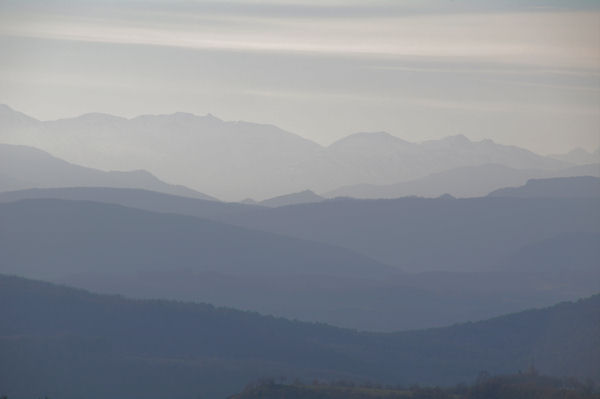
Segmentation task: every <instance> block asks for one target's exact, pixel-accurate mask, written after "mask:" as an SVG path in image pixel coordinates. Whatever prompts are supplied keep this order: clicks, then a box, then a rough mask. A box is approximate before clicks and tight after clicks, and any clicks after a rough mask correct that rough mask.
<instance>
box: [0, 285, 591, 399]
mask: <svg viewBox="0 0 600 399" xmlns="http://www.w3.org/2000/svg"><path fill="white" fill-rule="evenodd" d="M599 300H600V297H598V296H594V297H592V298H589V299H586V300H581V301H579V302H576V303H562V304H559V305H556V306H553V307H551V308H547V309H542V310H532V311H526V312H522V313H518V314H514V315H508V316H503V317H499V318H495V319H491V320H488V321H484V322H480V323H469V324H462V325H456V326H452V327H447V328H441V329H433V330H425V331H413V332H405V333H394V334H373V333H358V332H355V331H352V330H343V329H338V328H333V327H329V326H325V325H318V324H307V323H299V322H291V321H288V320H284V319H276V318H272V317H264V316H259V315H258V314H253V313H245V312H240V311H235V310H229V309H223V308H214V307H212V306H210V305H203V304H190V303H181V302H167V301H156V300H154V301H133V300H129V299H124V298H121V297H112V296H102V295H95V294H90V293H88V292H85V291H79V290H74V289H71V288H66V287H62V286H55V285H51V284H47V283H41V282H36V281H31V280H26V279H22V278H16V277H8V276H0V317H1V318H2V320H3V323H2V324H0V387H1V388H0V389H2V394H6V395H8V397H10V398H16V399H20V398H25V397H39V396H43V395H48V396H50V397H61V398H65V399H70V398H75V397H81V396H86V397H88V398H91V399H94V398H103V397H107V396H110V397H114V398H125V397H146V398H161V397H165V396H175V397H179V398H197V397H198V396H201V397H219V395H220V397H224V396H225V395H227V394H232V393H234V392H236V391H239V390H241V388H242V387H243V386H244V385H245V384H246V383H247V382H249V381H251V380H254V379H256V378H259V377H272V376H281V375H285V376H287V377H288V378H295V377H300V378H311V377H314V378H345V379H348V378H350V379H354V380H356V381H364V380H365V379H369V380H374V381H377V382H386V383H397V384H410V383H414V382H419V383H428V384H455V383H458V382H461V381H471V380H472V379H474V378H475V377H476V376H477V375H478V373H479V372H480V371H481V370H487V371H488V372H490V373H494V374H496V373H506V372H513V371H515V370H519V369H521V370H524V369H526V368H528V367H529V365H530V364H531V361H532V359H535V364H536V367H537V368H538V369H539V370H540V372H543V373H546V374H550V375H561V376H563V375H573V376H577V377H580V378H588V377H589V378H594V379H596V380H599V379H600V369H599V368H598V362H597V359H598V358H599V356H600V353H599V352H598V351H599V348H600V345H599V343H600V342H599V341H598V340H599V338H598V337H600V325H599V324H598V320H599V316H600V314H599V313H598V312H599V311H600V303H599ZM142 376H144V378H142Z"/></svg>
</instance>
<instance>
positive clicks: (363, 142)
mask: <svg viewBox="0 0 600 399" xmlns="http://www.w3.org/2000/svg"><path fill="white" fill-rule="evenodd" d="M0 141H2V142H5V143H10V144H22V145H30V146H34V147H37V148H40V149H42V150H45V151H48V152H50V153H52V154H54V155H56V156H58V157H61V158H63V159H65V160H67V161H69V162H74V163H77V164H81V165H86V166H89V167H94V168H99V169H121V170H131V169H145V170H148V171H150V172H151V173H153V174H154V175H156V176H158V177H159V178H160V179H164V180H166V181H169V182H174V183H177V184H184V185H186V186H188V187H192V188H194V189H199V190H201V191H207V192H210V193H214V194H215V195H216V196H217V197H219V198H222V199H226V200H229V201H239V200H241V199H242V198H248V197H251V198H256V199H258V200H262V199H264V198H272V197H276V196H281V195H285V194H287V193H294V192H299V191H301V190H305V189H310V190H312V191H315V192H317V193H323V192H328V191H331V190H334V189H337V188H338V187H341V186H348V185H355V184H363V183H367V184H376V185H385V184H395V183H398V182H402V181H408V180H413V179H417V178H421V177H425V176H427V175H430V174H432V173H438V172H443V171H446V170H449V169H453V168H459V167H468V166H477V165H484V164H490V163H496V164H501V165H504V166H508V167H511V168H516V169H543V170H552V169H561V168H565V167H568V166H571V165H572V164H571V163H569V162H565V161H560V160H557V159H553V158H549V157H543V156H540V155H537V154H534V153H532V152H530V151H527V150H524V149H522V148H518V147H514V146H505V145H500V144H496V143H494V142H492V141H491V140H483V141H479V142H473V141H470V140H468V139H467V138H466V137H464V136H454V137H447V138H445V139H441V140H432V141H426V142H423V143H409V142H407V141H404V140H402V139H399V138H397V137H395V136H392V135H390V134H388V133H385V132H376V133H358V134H353V135H350V136H348V137H346V138H343V139H341V140H338V141H337V142H335V143H333V144H331V145H329V146H327V147H323V146H320V145H319V144H317V143H314V142H312V141H310V140H306V139H304V138H302V137H300V136H297V135H295V134H292V133H289V132H286V131H284V130H282V129H279V128H277V127H275V126H272V125H262V124H254V123H248V122H226V121H222V120H220V119H218V118H216V117H214V116H212V115H206V116H203V117H200V116H196V115H192V114H186V113H175V114H171V115H144V116H139V117H136V118H131V119H125V118H120V117H114V116H110V115H104V114H86V115H82V116H80V117H77V118H70V119H61V120H56V121H46V122H42V121H37V120H35V119H33V118H30V117H27V116H25V115H24V114H21V113H18V112H16V111H13V110H12V109H10V108H9V107H7V106H2V107H0ZM496 188H497V187H496Z"/></svg>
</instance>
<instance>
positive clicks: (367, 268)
mask: <svg viewBox="0 0 600 399" xmlns="http://www.w3.org/2000/svg"><path fill="white" fill-rule="evenodd" d="M92 200H93V201H96V202H90V201H92ZM98 201H103V202H104V203H99V202H98ZM447 201H450V202H455V201H459V202H461V201H465V202H464V204H463V205H462V206H464V207H465V208H466V209H468V208H469V207H472V205H471V203H470V201H467V200H444V199H439V200H428V199H407V200H406V201H380V202H379V203H378V202H373V201H369V200H363V201H358V200H353V201H352V203H357V204H354V205H355V206H356V207H355V208H353V207H350V208H348V207H347V205H348V203H347V201H343V200H342V201H331V200H330V201H325V202H322V203H319V204H308V205H296V206H287V207H285V206H284V207H279V208H263V207H252V206H247V205H242V204H235V203H233V204H230V203H222V202H211V201H205V200H199V199H191V198H182V197H175V196H171V195H166V194H160V193H153V192H148V191H144V190H132V189H115V188H110V189H109V188H68V189H35V190H25V191H17V192H11V193H2V194H0V202H2V204H0V238H1V240H0V249H1V250H2V253H3V254H4V255H3V257H2V259H1V260H0V272H3V273H14V274H18V275H21V276H27V277H31V278H40V279H46V280H49V281H54V282H58V283H66V284H69V285H73V286H77V287H81V288H86V289H91V290H94V291H97V292H104V293H115V294H127V295H130V296H134V297H139V298H156V297H160V298H170V299H179V300H190V301H202V302H210V303H214V304H217V305H222V306H231V307H236V308H240V309H246V310H254V311H260V312H261V313H264V314H273V315H279V316H285V317H289V318H297V319H300V320H309V321H319V322H327V323H330V324H334V325H338V326H344V327H351V328H358V329H362V330H378V331H391V330H400V329H403V330H405V329H411V328H424V327H433V326H442V325H448V324H452V323H456V322H462V321H468V320H481V319H484V318H488V317H492V316H496V315H499V314H503V313H508V312H514V311H518V310H521V309H525V308H528V307H532V306H545V305H549V304H551V303H555V302H558V301H561V300H569V299H573V298H577V297H582V296H586V295H590V294H592V293H594V292H597V291H598V290H600V286H598V284H597V282H598V281H600V276H599V275H598V269H597V267H596V265H597V261H598V259H599V258H600V254H599V253H598V250H597V248H599V247H600V246H599V245H598V243H599V242H600V233H598V232H597V229H596V230H595V231H596V233H593V232H588V231H590V229H589V226H590V225H594V223H595V219H593V220H587V221H586V223H587V224H586V223H584V222H583V221H582V220H579V221H578V222H577V223H571V224H564V225H563V224H562V223H563V221H562V219H559V220H556V221H555V222H551V223H548V222H544V223H541V222H542V221H545V220H547V219H551V218H550V217H549V215H551V214H552V212H554V208H555V207H557V206H559V207H560V206H564V207H565V208H568V209H569V211H568V212H567V213H566V214H565V216H564V217H565V218H567V219H568V218H569V217H572V216H573V215H575V216H576V217H577V219H585V218H586V214H587V213H588V212H589V210H586V208H587V207H589V206H590V204H588V203H586V202H585V201H580V200H573V201H572V202H571V201H570V200H566V201H565V200H562V201H563V202H560V201H559V202H556V200H552V199H549V200H546V201H545V202H543V203H541V204H540V203H537V201H530V200H523V199H518V200H516V203H517V204H520V206H521V208H522V209H518V207H515V204H513V203H512V202H513V201H514V200H512V199H501V200H498V199H491V198H490V199H486V198H483V199H480V202H481V204H477V203H475V204H476V206H475V207H479V208H483V209H484V210H485V211H486V212H490V211H489V210H493V209H495V213H492V214H491V215H490V217H491V218H492V219H493V218H497V217H500V218H502V219H506V222H505V224H503V225H501V226H500V227H501V230H504V231H503V232H501V234H498V233H497V232H495V231H494V229H491V228H486V227H485V224H483V225H478V224H472V225H470V226H464V227H463V228H464V230H465V233H464V235H466V236H473V237H480V238H479V240H478V241H474V242H473V245H472V247H470V248H471V250H472V254H471V255H472V260H471V262H472V264H473V265H472V266H471V268H470V270H468V271H461V270H462V269H461V267H464V264H463V263H464V256H463V255H461V253H460V251H461V250H462V248H461V247H459V245H462V246H464V245H467V244H465V243H461V237H460V236H459V237H454V235H446V236H443V235H437V236H433V237H432V239H433V240H436V241H442V242H443V240H445V241H446V244H445V246H441V247H440V249H439V252H438V253H434V254H431V253H430V252H431V251H428V249H427V248H422V249H421V250H418V248H416V249H415V248H414V247H416V246H417V245H415V242H418V241H415V240H419V239H422V238H421V237H414V238H412V240H413V241H409V242H408V243H404V242H403V241H404V240H406V238H393V237H409V235H406V234H407V233H409V232H407V231H405V229H406V227H405V226H404V225H403V224H402V223H398V224H397V226H396V227H395V230H390V231H385V230H383V231H380V232H376V231H375V230H374V229H373V226H376V225H377V224H378V223H381V221H380V219H377V218H375V219H374V220H373V224H372V225H365V227H366V228H367V229H368V230H365V231H364V234H370V237H371V238H370V240H372V241H385V240H386V238H387V239H388V240H389V247H385V246H381V247H380V248H377V254H379V256H380V257H381V256H382V255H383V254H385V253H389V251H390V249H391V248H396V247H397V246H399V245H400V246H403V247H404V251H405V252H406V255H405V257H406V258H408V257H409V256H410V257H411V258H412V259H414V262H413V264H410V263H406V265H407V266H411V267H407V268H406V269H404V270H403V269H401V268H398V267H393V265H387V264H384V262H381V261H376V260H374V259H373V258H372V257H369V256H368V255H367V254H366V253H362V254H361V253H359V252H360V251H362V250H364V249H365V247H364V246H363V247H361V246H359V245H355V244H354V241H353V237H352V236H350V235H349V234H348V231H350V230H351V229H353V227H352V228H349V227H348V226H349V225H347V224H346V225H341V226H339V228H340V231H339V232H337V233H336V231H335V229H334V227H335V226H332V227H328V228H327V230H328V231H326V232H325V233H326V234H325V235H323V234H313V236H312V237H308V238H304V239H298V238H293V237H290V236H287V237H286V236H282V235H280V234H278V233H275V234H274V233H265V232H261V231H257V230H256V229H254V228H248V227H246V228H240V227H236V226H233V225H228V224H223V223H222V222H220V221H219V219H231V220H233V219H235V218H242V219H243V220H248V219H247V218H248V217H250V216H252V217H254V216H259V218H258V220H262V219H264V220H267V221H269V220H272V219H273V217H274V218H288V217H291V216H294V217H296V216H295V211H297V209H298V208H307V207H308V209H304V212H303V213H300V214H299V215H298V217H299V219H298V220H297V221H294V222H293V224H292V226H291V227H294V228H296V229H297V228H298V227H300V226H303V228H306V229H308V230H310V229H315V230H316V229H325V226H324V225H322V224H318V223H316V222H315V221H314V220H315V219H320V217H319V215H321V214H322V210H321V209H319V208H318V207H317V208H316V209H311V208H312V207H313V206H316V205H327V204H329V205H331V206H340V207H341V209H345V212H343V213H340V214H339V217H340V218H344V219H352V218H354V219H357V220H355V221H354V222H355V223H356V222H359V221H360V220H361V219H362V218H363V216H361V214H364V215H365V216H366V215H369V214H372V215H375V214H376V213H382V214H386V213H389V214H397V215H399V216H400V217H405V216H403V215H406V214H414V216H415V217H422V216H423V215H425V214H428V213H433V214H434V215H436V216H437V217H440V216H443V217H444V218H445V220H446V221H448V222H449V223H458V221H459V220H461V213H460V212H459V211H457V208H456V207H450V208H446V202H447ZM486 203H487V204H486ZM418 204H420V205H418ZM482 204H485V206H482ZM125 206H126V207H125ZM390 206H391V208H390ZM462 206H461V207H462ZM132 207H134V208H138V209H132ZM538 207H539V208H541V211H540V210H538V211H535V209H537V208H538ZM418 208H421V210H420V212H421V215H419V213H418V212H417V213H415V209H418ZM459 208H460V207H459ZM513 208H514V209H517V211H518V212H517V213H516V214H515V215H514V217H513V218H512V219H511V218H508V219H507V218H506V216H505V215H506V213H510V212H512V209H513ZM140 209H144V211H142V210H140ZM148 211H152V212H148ZM157 212H160V213H157ZM265 212H266V213H265ZM272 212H274V214H273V215H271V213H272ZM528 212H532V213H533V215H532V216H529V218H525V217H524V215H525V214H527V213H528ZM577 212H580V213H579V214H578V213H577ZM280 214H281V215H287V216H278V215H280ZM353 214H355V215H354V216H353ZM260 215H263V216H260ZM451 215H454V216H452V217H451V218H450V219H449V216H451ZM588 216H589V215H588ZM198 217H202V218H203V219H199V218H198ZM453 217H456V218H457V219H456V220H455V221H454V222H450V221H451V220H452V218H453ZM206 218H212V219H213V221H209V220H207V219H206ZM301 221H303V223H305V224H304V225H302V223H301ZM516 221H519V223H521V224H516ZM319 223H325V224H326V223H327V220H324V221H323V222H319ZM393 223H394V221H393V220H392V221H391V224H390V225H393ZM428 223H435V221H434V220H433V219H431V220H430V222H428ZM523 223H524V224H527V223H531V226H530V227H529V229H530V230H531V231H530V232H529V235H523V234H522V233H519V234H517V233H516V232H519V230H520V229H522V225H523ZM513 224H515V226H513V227H512V228H511V229H507V227H508V226H511V225H513ZM311 226H313V227H311ZM595 226H596V227H597V225H595ZM450 227H451V226H450ZM343 229H348V231H346V233H342V232H341V231H342V230H343ZM571 231H579V232H580V233H578V234H570V232H571ZM592 231H593V230H592ZM291 232H292V233H294V234H299V233H301V230H297V231H295V232H294V231H291ZM327 234H332V235H334V234H337V235H339V236H345V238H346V241H340V242H342V243H343V244H344V246H346V248H342V247H340V245H333V246H332V245H331V243H327V241H328V239H327ZM490 236H495V238H494V239H495V240H496V241H497V245H495V246H492V245H489V244H488V245H486V240H487V239H488V238H490ZM544 237H550V238H548V240H550V241H547V240H545V239H544ZM354 238H357V237H354ZM392 238H393V239H392ZM509 239H512V240H513V242H512V243H511V245H510V246H507V245H504V244H503V243H506V242H508V240H509ZM319 240H322V241H321V242H319ZM396 240H397V241H396ZM411 244H412V247H413V248H411ZM353 245H354V246H355V247H356V249H353ZM435 245H437V243H435ZM386 248H387V249H386ZM456 248H458V249H456ZM557 253H558V254H562V255H561V256H556V254H557ZM432 255H433V256H432ZM532 259H533V260H535V264H528V262H531V260H532ZM569 259H577V262H576V263H573V262H572V261H569ZM513 265H525V267H522V268H519V267H515V266H513ZM406 270H408V271H411V272H412V273H407V272H406ZM427 270H437V271H429V272H425V271H427ZM567 272H568V273H567ZM507 295H508V296H509V297H510V300H507Z"/></svg>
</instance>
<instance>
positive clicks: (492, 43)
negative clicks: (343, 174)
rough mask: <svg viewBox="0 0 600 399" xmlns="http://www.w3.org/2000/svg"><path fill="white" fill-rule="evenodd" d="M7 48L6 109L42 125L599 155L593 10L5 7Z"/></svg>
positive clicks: (598, 45)
mask: <svg viewBox="0 0 600 399" xmlns="http://www.w3.org/2000/svg"><path fill="white" fill-rule="evenodd" d="M0 48H1V49H2V54H3V56H2V57H1V58H0V71H1V73H0V102H3V103H6V104H9V105H10V106H12V107H14V108H16V109H18V110H20V111H23V112H25V113H28V114H31V115H33V116H36V117H38V118H41V119H56V118H61V117H70V116H75V115H78V114H81V113H86V112H92V111H94V112H107V113H113V114H117V115H122V116H126V117H131V116H135V115H138V114H145V113H170V112H175V111H186V112H193V113H197V114H205V113H209V112H210V113H213V114H215V115H217V116H219V117H220V118H223V119H231V120H238V119H241V120H248V121H255V122H265V123H272V124H276V125H278V126H280V127H282V128H284V129H287V130H290V131H292V132H295V133H298V134H300V135H302V136H304V137H306V138H309V139H312V140H315V141H318V142H320V143H322V144H328V143H330V142H332V141H334V140H336V139H338V138H340V137H342V136H345V135H348V134H350V133H353V132H356V131H377V130H386V131H389V132H390V133H392V134H394V135H396V136H399V137H402V138H404V139H407V140H410V141H421V140H426V139H431V138H439V137H443V136H447V135H452V134H465V135H466V136H468V137H469V138H471V139H481V138H492V139H494V140H496V141H498V142H500V143H505V144H516V145H520V146H524V147H527V148H529V149H532V150H534V151H538V152H541V153H552V152H565V151H567V150H569V149H571V148H573V147H577V146H581V147H584V148H586V149H588V150H594V149H596V148H597V147H598V146H599V145H600V133H599V132H600V7H599V6H597V2H594V1H569V2H564V1H486V2H482V1H459V0H456V1H442V0H439V1H422V0H420V1H389V2H386V1H380V2H377V1H375V2H366V1H365V2H356V1H319V2H317V1H314V2H311V1H308V2H307V1H305V2H287V1H286V2H284V1H274V2H270V3H263V2H257V1H233V2H200V1H188V2H167V1H153V2H137V1H121V2H117V1H83V0H82V1H44V2H41V1H39V2H38V1H28V2H19V1H0Z"/></svg>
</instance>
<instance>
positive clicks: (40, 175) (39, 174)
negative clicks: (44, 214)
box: [0, 144, 216, 201]
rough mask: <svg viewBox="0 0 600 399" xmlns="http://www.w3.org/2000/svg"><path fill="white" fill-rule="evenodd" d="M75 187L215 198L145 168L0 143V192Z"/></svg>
mask: <svg viewBox="0 0 600 399" xmlns="http://www.w3.org/2000/svg"><path fill="white" fill-rule="evenodd" d="M76 186H83V187H94V186H99V187H121V188H138V189H146V190H152V191H158V192H162V193H168V194H174V195H180V196H185V197H192V198H199V199H205V200H213V201H214V200H216V198H214V197H211V196H209V195H206V194H203V193H200V192H198V191H195V190H192V189H189V188H187V187H184V186H178V185H173V184H168V183H165V182H163V181H161V180H159V179H157V178H156V177H155V176H153V175H152V174H150V173H148V172H146V171H145V170H134V171H130V172H117V171H111V172H105V171H102V170H98V169H92V168H86V167H83V166H79V165H75V164H72V163H69V162H66V161H63V160H62V159H59V158H56V157H54V156H52V155H50V154H48V153H47V152H44V151H41V150H39V149H37V148H33V147H28V146H22V145H10V144H0V192H1V191H14V190H22V189H29V188H43V187H76Z"/></svg>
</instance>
